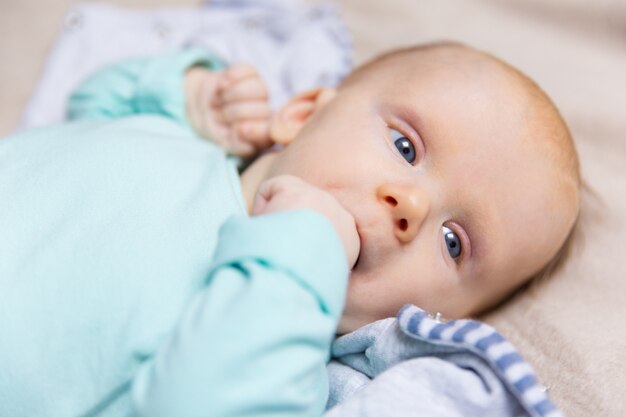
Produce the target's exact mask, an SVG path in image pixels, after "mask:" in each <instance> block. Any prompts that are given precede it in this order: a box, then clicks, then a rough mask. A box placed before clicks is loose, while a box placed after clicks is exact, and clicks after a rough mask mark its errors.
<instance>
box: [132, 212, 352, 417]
mask: <svg viewBox="0 0 626 417" xmlns="http://www.w3.org/2000/svg"><path fill="white" fill-rule="evenodd" d="M348 272H349V271H348V266H347V262H346V260H345V254H344V249H343V246H342V243H341V241H340V240H339V237H338V236H337V234H336V232H335V230H334V228H333V226H332V224H331V223H330V222H329V221H328V220H327V219H326V218H324V217H323V216H321V215H319V214H317V213H315V212H313V211H297V212H282V213H275V214H271V215H265V216H258V217H253V218H248V217H236V218H232V219H230V220H229V221H227V222H226V223H225V224H224V225H223V226H222V228H221V231H220V238H219V243H218V247H217V250H216V252H215V256H214V264H213V267H212V270H211V272H210V274H209V276H208V279H207V281H206V284H205V285H204V286H203V287H202V288H200V289H199V291H197V293H196V294H195V295H194V297H193V298H192V299H191V300H190V302H189V303H188V306H187V308H186V309H185V311H184V313H183V314H182V316H181V318H180V320H179V322H178V325H177V327H176V329H175V330H174V332H173V333H172V334H171V336H170V338H169V339H168V340H167V341H165V342H164V343H163V345H162V346H161V347H160V348H159V350H158V351H157V353H156V355H155V356H154V357H153V358H151V359H150V360H148V361H147V362H146V363H145V364H144V366H143V367H142V369H141V371H140V372H139V374H138V375H137V377H136V378H135V381H134V386H133V401H134V406H135V412H136V415H139V416H150V417H166V416H167V417H169V416H177V417H196V416H198V417H199V416H204V415H214V416H254V417H258V416H259V417H260V416H270V415H271V416H277V415H285V416H287V415H288V416H290V417H296V416H320V415H321V414H322V412H323V410H324V405H325V403H326V400H327V396H328V377H327V373H326V367H325V365H326V362H327V361H328V359H329V352H330V344H331V342H332V340H333V337H334V334H335V330H336V326H337V323H338V321H339V318H340V316H341V311H342V309H343V303H344V298H345V291H346V286H347V285H346V283H347V277H348Z"/></svg>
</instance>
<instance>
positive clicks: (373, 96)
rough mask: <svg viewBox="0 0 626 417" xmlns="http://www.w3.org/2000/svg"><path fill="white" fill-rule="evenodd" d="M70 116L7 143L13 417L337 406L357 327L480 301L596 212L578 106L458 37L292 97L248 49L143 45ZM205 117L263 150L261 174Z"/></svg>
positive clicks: (244, 146)
mask: <svg viewBox="0 0 626 417" xmlns="http://www.w3.org/2000/svg"><path fill="white" fill-rule="evenodd" d="M168 74H169V75H168ZM182 74H184V83H183V79H182ZM183 85H184V92H185V94H184V95H183ZM69 114H70V117H71V118H72V119H75V120H77V121H76V122H74V123H69V124H65V125H60V126H53V127H48V128H44V129H39V130H34V131H30V132H24V133H22V134H20V135H16V136H13V137H10V138H4V139H2V140H1V141H0V194H2V196H3V197H2V200H1V202H0V230H2V231H3V233H2V237H0V252H1V253H2V254H3V259H2V263H1V264H0V296H1V297H2V299H1V300H0V341H2V342H1V343H0V369H2V370H3V371H2V372H1V373H0V404H3V407H4V408H2V409H0V416H4V415H7V416H8V415H10V416H13V417H15V416H22V415H24V416H26V415H28V416H33V415H43V414H45V415H48V416H56V415H81V416H95V415H115V416H118V415H131V414H132V415H146V416H157V415H159V416H160V415H163V416H168V415H176V416H195V415H206V413H208V412H210V413H211V415H249V416H256V415H275V414H277V413H278V412H279V411H281V412H284V411H285V410H289V412H290V414H289V415H293V416H296V415H320V414H321V413H322V412H323V409H324V405H325V401H326V397H327V395H328V392H327V380H326V378H327V377H326V373H325V368H324V366H325V363H326V361H327V360H328V356H329V346H330V343H331V341H332V338H333V336H334V335H335V334H336V333H346V332H350V331H352V330H355V329H357V328H358V327H360V326H362V325H364V324H367V323H370V322H372V321H375V320H378V319H382V318H386V317H390V316H394V315H395V314H396V313H397V311H398V310H399V309H400V308H401V307H402V306H403V305H404V304H407V303H411V304H415V305H417V306H419V307H421V308H423V309H425V310H428V311H432V312H439V313H442V314H443V315H444V316H445V317H448V318H454V317H462V316H467V315H473V314H477V313H480V312H482V311H484V310H486V309H488V308H490V307H492V306H494V305H496V304H497V303H499V302H501V301H502V300H503V299H505V298H506V297H507V296H508V295H509V294H511V293H512V291H514V290H515V289H516V288H519V287H520V286H521V285H523V284H524V283H526V282H528V280H529V279H531V278H532V277H533V276H538V275H541V274H542V273H543V272H544V271H547V270H549V269H552V267H553V266H554V265H555V264H556V263H557V261H558V260H559V259H560V258H562V254H563V253H565V251H566V248H567V242H568V240H569V236H570V235H571V232H572V230H573V227H574V225H575V223H576V219H577V216H578V201H579V173H578V160H577V156H576V152H575V149H574V145H573V142H572V140H571V138H570V135H569V133H568V130H567V127H566V126H565V124H564V122H563V120H562V119H561V117H560V115H559V113H558V111H557V110H556V108H555V107H554V105H553V104H552V103H551V102H550V100H549V99H548V98H547V97H546V95H545V94H544V93H543V92H542V91H541V90H540V89H539V88H538V87H537V86H536V85H535V84H534V83H533V82H532V81H530V80H529V79H528V78H527V77H525V76H524V75H522V74H521V73H519V72H518V71H517V70H515V69H513V68H511V67H510V66H509V65H507V64H505V63H503V62H501V61H499V60H497V59H495V58H493V57H491V56H489V55H486V54H484V53H482V52H479V51H476V50H473V49H470V48H467V47H464V46H462V45H458V44H451V43H445V44H433V45H427V46H420V47H415V48H409V49H403V50H398V51H393V52H390V53H388V54H385V55H383V56H381V57H378V58H377V59H375V60H374V61H372V62H369V63H367V64H365V65H363V66H361V67H360V68H358V69H357V70H356V71H354V72H353V73H352V74H351V75H350V76H349V77H348V78H347V79H346V80H344V81H343V83H342V84H341V85H340V86H339V87H338V88H337V89H331V88H319V89H315V90H312V91H308V92H304V93H301V94H299V95H297V96H296V97H294V98H293V99H292V100H290V101H289V102H288V103H287V104H286V105H284V106H283V107H282V108H281V109H280V110H279V111H278V112H277V113H276V114H274V115H272V114H271V112H270V108H269V105H268V101H267V90H266V88H265V85H264V83H263V82H262V80H261V78H260V77H259V76H258V74H257V73H256V72H255V71H254V69H252V68H250V67H248V66H245V65H236V66H233V67H231V68H229V69H222V68H220V64H219V62H218V60H216V59H215V58H214V57H212V56H210V54H207V53H206V52H198V51H183V52H180V53H176V54H171V55H168V56H164V57H160V58H155V59H153V60H141V59H140V60H131V61H128V62H127V63H125V64H123V65H121V66H118V67H113V68H111V69H107V70H105V71H104V72H101V73H99V74H96V75H95V76H94V78H92V79H91V80H88V81H87V82H86V83H85V84H83V85H82V86H81V87H80V88H79V89H78V90H77V92H76V93H75V94H74V95H73V97H72V99H71V101H70V104H69ZM163 116H165V117H163ZM188 125H191V127H192V128H193V131H195V133H194V132H193V131H192V130H191V129H190V128H189V127H188ZM198 135H199V136H204V137H207V138H210V139H211V140H213V141H214V142H215V143H217V144H219V145H221V146H222V147H223V148H224V149H226V150H227V151H228V152H229V153H230V154H232V155H237V156H239V157H242V158H249V159H251V160H253V161H252V162H251V163H250V164H249V166H248V167H247V169H245V171H244V172H243V173H242V174H241V176H240V177H237V172H236V170H235V169H234V166H233V162H232V161H230V160H227V159H226V158H224V153H223V151H220V150H219V149H217V148H216V147H215V146H214V145H212V144H210V143H208V142H206V141H201V140H198V139H197V136H198ZM275 143H277V144H282V145H284V147H282V148H281V149H276V147H274V148H271V149H270V150H269V151H267V152H264V151H265V150H267V149H268V148H270V147H271V146H272V145H273V144H275ZM258 154H260V156H259V157H258V158H256V159H254V157H255V156H256V155H258ZM246 214H250V215H252V216H251V217H248V216H247V215H246ZM218 230H219V236H218ZM264 413H265V414H264Z"/></svg>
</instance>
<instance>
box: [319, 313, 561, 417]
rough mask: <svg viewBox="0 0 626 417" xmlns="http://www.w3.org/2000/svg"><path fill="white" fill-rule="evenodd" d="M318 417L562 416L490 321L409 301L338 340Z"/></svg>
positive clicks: (526, 366) (522, 361)
mask: <svg viewBox="0 0 626 417" xmlns="http://www.w3.org/2000/svg"><path fill="white" fill-rule="evenodd" d="M333 357H334V359H333V360H332V361H331V362H330V363H329V365H328V372H329V375H330V397H329V400H328V404H327V412H326V413H325V417H340V416H376V417H385V416H393V417H402V416H417V417H419V416H428V417H440V416H441V417H443V416H446V417H448V416H450V417H456V416H480V417H491V416H493V417H509V416H510V417H521V416H529V417H539V416H541V417H547V416H549V417H557V416H562V413H561V412H560V410H558V409H557V408H556V407H555V406H554V404H553V403H551V402H550V400H549V399H548V398H547V395H546V393H545V390H544V389H543V387H542V386H541V385H539V384H538V383H537V380H536V377H535V375H534V372H533V370H532V368H531V367H530V365H528V363H527V362H525V361H524V360H523V359H522V358H521V356H520V355H519V353H518V352H517V351H516V350H515V348H514V347H513V346H512V345H511V343H510V342H508V341H507V340H506V339H504V338H503V337H502V336H501V335H500V334H498V333H497V332H496V331H495V330H494V329H493V328H491V327H490V326H488V325H486V324H483V323H479V322H476V321H472V320H456V321H450V322H443V321H441V320H437V319H434V318H432V317H431V316H429V315H428V314H427V313H425V312H424V311H423V310H420V309H419V308H417V307H415V306H405V308H403V309H402V310H401V311H400V313H399V314H398V318H390V319H386V320H381V321H378V322H375V323H372V324H370V325H368V326H365V327H362V328H361V329H358V330H357V331H355V332H353V333H350V334H347V335H344V336H342V337H340V338H338V339H337V340H336V341H335V342H334V344H333Z"/></svg>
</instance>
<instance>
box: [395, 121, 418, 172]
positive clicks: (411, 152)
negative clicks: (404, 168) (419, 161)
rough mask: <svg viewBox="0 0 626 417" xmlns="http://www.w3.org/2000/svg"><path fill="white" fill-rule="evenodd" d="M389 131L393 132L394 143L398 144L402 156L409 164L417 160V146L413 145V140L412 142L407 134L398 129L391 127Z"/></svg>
mask: <svg viewBox="0 0 626 417" xmlns="http://www.w3.org/2000/svg"><path fill="white" fill-rule="evenodd" d="M389 131H390V132H391V139H392V140H393V141H394V145H396V148H398V151H399V152H400V155H402V157H403V158H404V159H406V161H407V162H408V163H409V164H412V163H413V162H415V158H416V156H417V155H416V152H415V146H413V142H411V141H410V140H409V139H408V138H407V137H406V136H404V135H403V134H402V133H400V132H398V131H397V130H396V129H391V128H389Z"/></svg>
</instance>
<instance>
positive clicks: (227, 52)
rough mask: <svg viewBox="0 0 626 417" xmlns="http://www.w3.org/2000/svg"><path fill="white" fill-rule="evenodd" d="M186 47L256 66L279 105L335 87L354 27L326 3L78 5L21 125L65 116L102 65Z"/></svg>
mask: <svg viewBox="0 0 626 417" xmlns="http://www.w3.org/2000/svg"><path fill="white" fill-rule="evenodd" d="M187 47H200V48H206V49H208V50H210V51H211V52H213V53H214V54H216V55H218V56H219V57H220V58H221V59H222V60H223V61H224V62H225V63H226V64H231V63H237V62H246V63H250V64H253V65H254V66H255V67H256V68H257V70H258V71H259V73H260V75H261V77H262V78H263V79H264V81H265V82H266V83H267V85H268V89H269V92H270V100H271V102H270V104H271V106H272V107H273V108H274V109H275V108H277V107H279V106H280V105H282V104H283V103H284V102H285V101H286V100H287V99H288V98H290V97H291V96H293V95H294V94H296V93H298V92H301V91H303V90H306V89H310V88H314V87H319V86H335V85H336V84H338V83H339V81H340V80H341V79H342V78H343V77H344V76H345V75H346V74H347V73H348V72H349V71H350V70H351V68H352V44H351V38H350V35H349V32H348V31H347V29H346V27H345V25H344V24H343V22H342V21H341V20H340V19H339V15H338V11H337V8H336V7H333V6H332V5H329V4H318V5H306V4H304V2H301V1H295V0H294V1H278V0H245V1H244V0H238V1H231V0H229V1H214V2H211V3H210V4H207V5H204V6H201V7H175V8H174V7H169V8H158V9H128V8H122V7H117V6H114V5H110V4H105V3H79V4H76V5H74V6H72V7H71V9H70V10H69V11H68V13H67V14H66V16H65V20H64V24H63V28H62V30H61V32H60V33H59V36H58V37H57V39H56V41H55V43H54V46H53V48H52V50H51V52H50V54H49V55H48V58H47V61H46V65H45V68H44V71H43V73H42V75H41V78H40V80H39V82H38V85H37V87H36V88H35V92H34V93H33V95H32V97H31V99H30V101H29V103H28V104H27V106H26V109H25V111H24V112H23V114H22V118H21V121H20V126H19V128H18V130H21V129H26V128H31V127H36V126H43V125H48V124H51V123H57V122H61V121H63V120H64V118H65V103H66V101H67V98H68V96H69V94H70V93H71V91H72V90H73V89H75V88H76V87H77V86H78V84H79V83H80V82H81V81H83V80H84V79H85V78H86V77H87V76H88V75H90V74H91V73H93V72H94V71H96V70H98V69H100V68H102V67H103V66H107V65H110V64H113V63H116V62H119V61H121V60H124V59H126V58H129V57H137V56H148V55H156V54H159V53H162V52H165V51H171V50H172V49H179V48H187Z"/></svg>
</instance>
